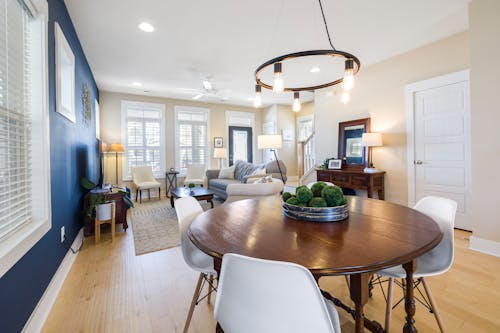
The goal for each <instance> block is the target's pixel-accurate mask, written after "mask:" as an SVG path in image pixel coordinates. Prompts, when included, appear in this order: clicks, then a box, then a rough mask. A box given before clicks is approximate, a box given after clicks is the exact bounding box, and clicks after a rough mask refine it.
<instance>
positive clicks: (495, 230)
mask: <svg viewBox="0 0 500 333" xmlns="http://www.w3.org/2000/svg"><path fill="white" fill-rule="evenodd" d="M499 14H500V1H498V0H474V1H472V2H471V3H470V5H469V19H470V49H471V66H470V68H471V110H472V112H471V136H472V142H471V144H472V146H471V147H472V149H471V151H472V216H474V219H475V220H474V222H475V226H474V237H478V238H482V239H486V240H491V241H495V242H500V204H499V203H500V200H499V195H498V192H497V191H498V189H499V188H500V178H499V177H498V175H497V173H498V166H499V165H500V140H499V139H498V138H499V135H498V132H499V123H500V65H499V60H500V37H499V36H498V33H499V32H500V20H499V19H498V15H499ZM497 244H498V243H497ZM476 245H478V246H476ZM481 245H482V244H474V240H473V239H471V247H473V248H474V247H476V248H480V247H481ZM487 245H488V244H486V246H487ZM483 250H485V249H484V248H483ZM488 250H489V251H492V249H491V248H490V249H488ZM496 250H497V255H500V246H499V245H497V248H496Z"/></svg>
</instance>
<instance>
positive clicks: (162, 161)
mask: <svg viewBox="0 0 500 333" xmlns="http://www.w3.org/2000/svg"><path fill="white" fill-rule="evenodd" d="M129 107H145V108H152V109H158V110H159V111H160V169H161V171H160V172H161V174H162V175H164V174H165V172H166V169H167V168H166V165H167V163H166V153H165V150H166V142H165V131H166V128H165V116H166V115H165V104H161V103H150V102H139V101H129V100H122V101H121V128H122V130H121V132H122V133H121V137H122V139H121V140H122V142H123V144H124V147H125V154H126V153H127V152H126V150H127V148H128V142H127V110H128V108H129ZM125 158H126V157H125V156H122V177H121V178H122V181H123V182H130V181H132V176H131V175H130V177H127V165H128V162H127V163H125Z"/></svg>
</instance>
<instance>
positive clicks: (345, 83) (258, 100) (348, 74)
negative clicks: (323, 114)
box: [254, 0, 361, 112]
mask: <svg viewBox="0 0 500 333" xmlns="http://www.w3.org/2000/svg"><path fill="white" fill-rule="evenodd" d="M318 2H319V7H320V10H321V15H322V17H323V23H324V25H325V30H326V35H327V37H328V42H329V43H330V47H331V49H327V50H309V51H300V52H294V53H289V54H284V55H281V56H278V57H276V58H273V59H271V60H268V61H266V62H265V63H263V64H262V65H260V66H259V67H257V69H256V70H255V82H256V85H255V98H254V106H255V107H260V106H262V97H261V92H262V87H264V88H266V89H269V90H272V91H274V92H276V93H282V92H293V111H295V112H299V111H300V109H301V104H300V92H302V91H311V92H312V91H314V90H316V89H322V88H327V87H331V86H334V85H337V84H339V83H342V88H343V92H342V95H341V101H342V103H344V104H345V103H347V102H348V101H349V98H350V95H349V90H351V89H352V88H353V87H354V75H356V74H357V73H358V71H359V68H360V67H361V63H360V61H359V59H358V58H357V57H356V56H354V55H353V54H351V53H348V52H344V51H340V50H337V49H335V47H334V46H333V43H332V40H331V38H330V32H329V31H328V25H327V24H326V18H325V14H324V12H323V5H322V4H321V0H318ZM310 56H326V57H331V58H340V59H344V75H343V76H342V77H338V78H334V79H332V80H329V81H327V82H323V83H320V84H315V85H310V86H303V87H302V86H295V87H290V86H286V85H285V83H284V80H283V77H282V73H283V63H285V62H286V61H288V60H292V59H297V58H304V57H310ZM270 66H273V69H274V81H273V82H272V83H271V82H267V83H266V82H264V81H263V80H262V78H261V73H262V72H263V71H264V69H266V68H268V67H270Z"/></svg>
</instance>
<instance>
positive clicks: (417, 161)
mask: <svg viewBox="0 0 500 333" xmlns="http://www.w3.org/2000/svg"><path fill="white" fill-rule="evenodd" d="M413 164H417V165H421V164H424V162H422V161H421V160H416V161H413Z"/></svg>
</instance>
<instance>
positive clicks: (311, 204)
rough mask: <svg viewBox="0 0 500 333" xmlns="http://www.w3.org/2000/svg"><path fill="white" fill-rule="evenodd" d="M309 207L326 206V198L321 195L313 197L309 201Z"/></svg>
mask: <svg viewBox="0 0 500 333" xmlns="http://www.w3.org/2000/svg"><path fill="white" fill-rule="evenodd" d="M309 207H327V205H326V200H325V199H323V198H321V197H314V198H312V199H311V200H310V201H309Z"/></svg>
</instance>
